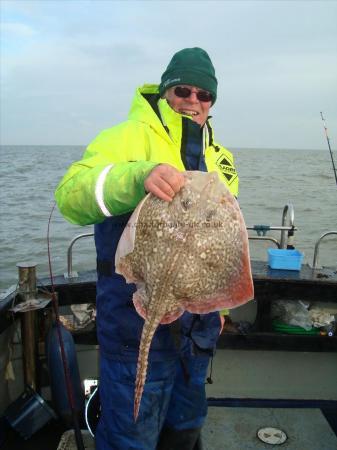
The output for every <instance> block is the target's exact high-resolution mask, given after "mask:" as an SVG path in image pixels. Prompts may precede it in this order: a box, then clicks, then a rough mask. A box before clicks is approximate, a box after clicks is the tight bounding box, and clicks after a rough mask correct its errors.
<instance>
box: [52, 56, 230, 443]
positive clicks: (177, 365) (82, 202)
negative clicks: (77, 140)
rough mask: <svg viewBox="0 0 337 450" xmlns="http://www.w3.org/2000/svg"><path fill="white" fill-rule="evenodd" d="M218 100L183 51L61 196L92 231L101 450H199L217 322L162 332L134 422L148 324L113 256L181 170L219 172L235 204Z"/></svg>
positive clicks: (203, 67) (205, 69)
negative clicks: (141, 211) (216, 115)
mask: <svg viewBox="0 0 337 450" xmlns="http://www.w3.org/2000/svg"><path fill="white" fill-rule="evenodd" d="M216 96H217V79H216V77H215V71H214V67H213V64H212V62H211V60H210V58H209V56H208V54H207V53H206V52H205V51H204V50H202V49H201V48H186V49H183V50H181V51H179V52H177V53H176V54H175V55H174V56H173V58H172V60H171V61H170V63H169V65H168V67H167V69H166V70H165V72H164V73H163V75H162V78H161V83H160V85H159V86H157V85H144V86H143V87H141V88H139V89H138V90H137V92H136V95H135V97H134V100H133V104H132V107H131V111H130V113H129V117H128V120H127V121H125V122H123V123H121V124H119V125H117V126H115V127H113V128H110V129H108V130H104V131H103V132H101V133H100V134H99V135H98V137H97V138H96V139H95V140H94V141H93V142H92V143H91V144H90V145H89V146H88V148H87V150H86V152H85V154H84V156H83V159H82V160H81V161H79V162H76V163H74V164H73V165H72V166H71V167H70V169H69V170H68V172H67V173H66V175H65V177H64V178H63V180H62V181H61V183H60V185H59V186H58V188H57V191H56V199H57V202H58V206H59V208H60V210H61V212H62V213H63V215H64V216H65V217H66V218H67V219H68V220H69V221H70V222H73V223H76V224H81V225H86V224H95V244H96V250H97V273H98V281H97V332H98V341H99V345H100V385H99V386H100V387H99V392H100V399H101V408H102V409H101V411H102V414H101V419H100V422H99V424H98V427H97V430H96V449H97V450H112V449H114V450H115V449H117V450H127V449H143V450H155V449H158V450H165V449H171V450H192V449H196V448H201V443H200V438H199V436H200V430H201V427H202V425H203V423H204V421H205V418H206V414H207V404H206V396H205V378H206V372H207V367H208V362H209V358H210V356H211V355H212V353H213V350H214V347H215V345H216V340H217V338H218V336H219V333H220V329H221V319H220V315H219V313H210V314H206V315H194V314H190V313H187V312H186V313H184V314H183V316H182V317H181V318H180V319H179V320H178V321H176V323H174V325H173V326H170V325H161V326H159V327H158V329H157V331H156V333H155V336H154V338H153V340H152V344H151V349H150V355H149V369H148V375H147V380H146V384H145V389H144V393H143V398H142V402H141V406H140V412H139V416H138V419H137V421H136V422H135V421H134V419H133V399H134V382H135V374H136V364H137V357H138V348H139V341H140V336H141V331H142V327H143V323H144V321H143V319H142V318H141V317H140V316H139V315H138V314H137V312H136V311H135V309H134V307H133V303H132V294H133V292H134V291H135V287H134V285H132V284H131V285H128V284H126V283H125V280H124V278H123V277H121V276H119V275H117V274H116V273H115V268H114V256H115V251H116V247H117V244H118V241H119V238H120V235H121V233H122V231H123V228H124V227H125V225H126V223H127V221H128V218H129V217H130V214H131V213H132V211H133V210H134V208H135V207H136V206H137V204H138V203H139V202H140V200H141V199H142V198H143V197H144V196H145V195H146V193H147V192H151V193H152V194H154V195H156V196H157V197H159V198H160V199H162V200H163V201H168V202H169V201H171V200H172V198H173V197H174V195H175V194H176V193H177V192H179V190H180V189H181V187H182V186H183V184H184V178H183V176H182V173H181V172H182V171H184V170H202V171H207V170H209V171H212V170H216V171H217V172H218V173H219V175H220V178H221V179H222V180H223V182H224V183H226V184H227V185H228V187H229V189H230V190H231V192H232V193H233V194H234V195H237V193H238V177H237V174H236V170H235V167H234V164H233V157H232V155H231V153H230V152H229V151H228V150H226V149H225V148H223V147H221V146H220V145H219V144H216V143H215V141H214V137H213V130H212V128H211V125H210V123H209V120H208V114H209V110H210V108H211V106H212V105H213V104H214V103H215V101H216ZM174 334H176V335H177V334H178V335H179V339H178V340H177V339H176V337H175V336H174ZM177 341H179V343H178V345H177ZM178 347H179V348H178Z"/></svg>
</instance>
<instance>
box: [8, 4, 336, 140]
mask: <svg viewBox="0 0 337 450" xmlns="http://www.w3.org/2000/svg"><path fill="white" fill-rule="evenodd" d="M0 4H1V143H2V144H42V145H43V144H80V145H85V144H88V143H89V142H90V141H91V140H92V139H93V138H94V137H95V136H96V134H97V133H98V132H99V131H100V130H102V129H103V128H107V127H110V126H112V125H114V124H117V123H118V122H120V121H122V120H124V119H125V118H126V115H127V113H128V110H129V107H130V102H131V99H132V96H133V94H134V90H135V88H136V87H137V86H140V85H142V84H144V83H157V82H159V80H160V76H161V74H162V72H163V71H164V70H165V68H166V66H167V64H168V62H169V60H170V59H171V57H172V55H173V53H175V52H176V51H177V50H180V49H182V48H184V47H194V46H198V47H202V48H204V49H205V50H207V52H208V53H209V55H210V56H211V58H212V60H213V63H214V65H215V68H216V74H217V78H218V81H219V88H218V100H217V103H216V105H215V106H214V108H213V109H212V115H213V125H214V127H215V132H216V138H217V140H218V141H220V142H221V143H222V144H223V145H227V146H231V147H255V148H262V147H267V148H299V149H300V148H303V149H326V148H327V143H326V140H325V136H324V130H323V123H322V121H321V118H320V111H323V112H324V115H325V118H326V120H327V125H328V129H329V136H330V139H331V144H332V147H333V149H336V142H337V25H336V24H337V2H336V1H272V0H271V1H253V0H252V1H221V0H219V1H206V0H204V1H201V0H200V1H198V0H194V1H163V0H159V1H141V0H140V1H126V0H124V1H110V0H104V1H100V0H95V1H89V0H73V1H67V0H63V1H62V0H59V1H51V0H50V1H48V0H43V1H42V0H41V1H29V0H24V1H15V0H13V1H6V0H1V2H0Z"/></svg>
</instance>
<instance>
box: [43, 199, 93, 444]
mask: <svg viewBox="0 0 337 450" xmlns="http://www.w3.org/2000/svg"><path fill="white" fill-rule="evenodd" d="M55 206H56V202H54V205H53V207H52V210H51V213H50V216H49V220H48V227H47V249H48V266H49V275H50V284H51V295H52V305H53V309H54V314H55V321H56V327H57V334H58V340H59V344H60V351H61V359H62V364H63V370H64V378H65V382H66V390H67V397H68V401H69V405H70V409H71V415H72V420H73V426H74V433H75V441H76V447H77V450H85V447H84V443H83V438H82V433H81V428H80V425H79V420H78V415H77V412H76V406H75V398H74V391H73V388H72V385H71V381H70V372H69V365H68V361H67V357H66V352H65V349H64V342H63V337H62V332H61V322H60V314H59V308H58V301H57V298H56V292H55V286H54V281H53V278H54V277H53V271H52V265H51V252H50V223H51V218H52V215H53V212H54V209H55Z"/></svg>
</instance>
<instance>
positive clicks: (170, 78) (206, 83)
mask: <svg viewBox="0 0 337 450" xmlns="http://www.w3.org/2000/svg"><path fill="white" fill-rule="evenodd" d="M178 84H188V85H191V86H196V87H198V88H200V89H205V90H206V91H208V92H210V93H211V94H212V96H213V104H214V103H215V100H216V92H217V86H218V81H217V79H216V77H215V70H214V67H213V64H212V61H211V59H210V57H209V56H208V54H207V53H206V52H205V50H203V49H202V48H199V47H194V48H184V49H183V50H180V51H179V52H177V53H175V54H174V55H173V58H172V59H171V61H170V63H169V65H168V66H167V69H166V70H165V72H164V73H163V75H162V77H161V83H160V85H159V93H160V95H161V96H162V97H163V95H164V93H165V91H166V90H167V89H169V88H170V87H172V86H177V85H178Z"/></svg>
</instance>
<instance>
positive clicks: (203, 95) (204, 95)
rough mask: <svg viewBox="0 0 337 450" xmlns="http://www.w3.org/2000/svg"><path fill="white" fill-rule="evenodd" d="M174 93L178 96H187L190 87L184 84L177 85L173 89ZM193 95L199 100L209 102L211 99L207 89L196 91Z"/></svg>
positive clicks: (190, 91) (189, 93)
mask: <svg viewBox="0 0 337 450" xmlns="http://www.w3.org/2000/svg"><path fill="white" fill-rule="evenodd" d="M193 92H195V91H193ZM174 94H175V95H176V96H177V97H179V98H188V97H189V96H190V95H191V94H192V89H190V88H189V87H186V86H177V87H176V88H175V89H174ZM195 95H196V96H197V99H198V100H199V101H200V102H211V101H212V100H213V96H212V94H211V93H210V92H208V91H196V92H195Z"/></svg>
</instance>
